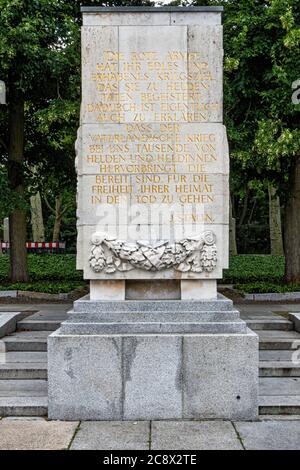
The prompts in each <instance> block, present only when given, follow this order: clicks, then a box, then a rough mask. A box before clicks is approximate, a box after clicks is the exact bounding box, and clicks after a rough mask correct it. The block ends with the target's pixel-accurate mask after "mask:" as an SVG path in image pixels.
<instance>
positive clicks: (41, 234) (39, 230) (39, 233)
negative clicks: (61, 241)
mask: <svg viewBox="0 0 300 470" xmlns="http://www.w3.org/2000/svg"><path fill="white" fill-rule="evenodd" d="M30 206H31V228H32V241H34V242H44V241H45V229H44V220H43V211H42V201H41V195H40V193H39V192H37V193H36V194H35V195H34V196H31V198H30Z"/></svg>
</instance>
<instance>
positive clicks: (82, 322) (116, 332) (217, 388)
mask: <svg viewBox="0 0 300 470" xmlns="http://www.w3.org/2000/svg"><path fill="white" fill-rule="evenodd" d="M48 357H49V370H48V381H49V418H51V419H63V420H74V419H82V420H122V419H124V420H131V419H132V420H143V419H181V418H182V419H192V418H194V419H202V418H203V419H205V418H216V419H241V420H243V419H244V420H253V419H256V418H257V414H258V403H257V388H258V338H257V335H256V334H255V333H253V332H251V331H250V330H249V329H247V327H246V324H245V322H244V321H242V320H241V319H240V318H239V312H238V311H237V310H234V309H233V306H232V302H231V301H230V300H228V299H226V298H225V297H223V296H221V295H218V298H217V299H215V300H194V301H193V300H189V301H184V300H180V301H177V300H174V301H172V300H169V301H107V300H103V301H92V300H89V297H88V296H87V297H85V298H83V299H80V300H78V301H76V302H74V310H73V311H72V312H70V314H69V318H68V320H66V321H65V322H63V324H62V326H61V328H60V329H59V330H58V331H56V332H55V333H53V334H51V335H50V336H49V339H48Z"/></svg>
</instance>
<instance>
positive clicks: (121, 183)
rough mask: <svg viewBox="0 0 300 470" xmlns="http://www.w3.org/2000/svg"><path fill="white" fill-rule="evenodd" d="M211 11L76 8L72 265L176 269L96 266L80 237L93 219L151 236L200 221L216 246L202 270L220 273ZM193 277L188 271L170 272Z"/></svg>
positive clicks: (223, 252)
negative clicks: (213, 259)
mask: <svg viewBox="0 0 300 470" xmlns="http://www.w3.org/2000/svg"><path fill="white" fill-rule="evenodd" d="M220 20H221V14H220V11H217V10H209V11H206V10H205V11H204V10H197V9H194V10H189V11H187V10H176V9H175V10H168V11H159V12H158V11H157V10H155V9H154V10H153V11H152V12H150V10H149V11H143V12H136V11H132V10H128V11H124V12H123V11H122V13H121V12H119V11H108V10H107V11H101V12H100V11H99V12H98V11H97V12H96V11H95V12H90V11H89V12H86V13H85V14H84V21H83V23H84V26H83V32H82V56H83V76H82V84H83V87H82V88H83V93H82V95H83V96H82V111H81V128H80V129H79V132H78V139H77V146H76V149H77V159H76V160H77V171H78V212H77V215H78V228H79V230H78V243H77V251H78V261H77V267H78V268H83V269H84V276H85V278H86V279H106V278H107V279H161V278H162V279H174V278H178V276H177V273H176V270H175V269H174V267H170V268H168V269H166V270H165V271H164V272H159V273H155V272H149V271H148V272H143V269H144V268H142V269H141V271H142V272H139V271H140V270H138V269H135V270H134V271H130V272H127V270H126V269H122V272H118V273H117V274H113V273H112V272H111V271H110V272H109V273H108V272H107V273H106V272H105V273H103V272H100V271H99V270H97V271H96V272H95V271H94V270H93V269H91V268H90V265H89V263H88V259H89V256H90V240H91V236H92V235H93V234H94V233H95V232H97V231H99V230H98V229H99V228H100V227H101V230H102V231H105V232H107V235H108V237H110V236H112V237H114V236H116V237H117V239H118V240H125V241H128V242H136V241H139V242H141V241H143V242H144V243H145V242H148V243H150V244H152V243H157V242H162V241H163V242H170V243H172V242H173V241H174V240H175V241H180V240H181V239H182V238H185V237H192V236H194V235H195V234H198V235H199V233H201V231H203V230H206V229H207V228H208V229H209V230H212V231H215V234H216V237H217V248H218V252H219V256H218V263H217V264H218V268H217V269H216V270H215V271H214V272H211V273H210V274H209V275H208V276H207V277H209V278H213V279H216V278H220V277H221V276H222V268H224V267H227V264H228V255H227V251H228V233H227V232H228V200H229V195H228V172H229V163H228V162H229V158H228V146H227V138H226V130H225V127H224V126H223V125H222V61H223V45H222V27H221V26H220ZM145 22H146V23H145ZM173 206H174V207H173ZM175 206H176V207H175ZM116 212H117V214H116ZM169 212H170V213H169ZM156 216H157V220H156ZM161 218H163V219H164V220H161ZM116 231H117V232H118V233H116ZM121 232H122V233H121ZM174 271H175V272H174ZM203 277H205V276H204V275H203V274H201V273H200V272H199V271H197V273H196V274H195V273H194V274H193V275H188V274H186V273H183V274H182V275H181V276H179V278H183V279H189V278H191V279H197V278H203Z"/></svg>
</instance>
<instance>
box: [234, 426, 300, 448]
mask: <svg viewBox="0 0 300 470" xmlns="http://www.w3.org/2000/svg"><path fill="white" fill-rule="evenodd" d="M235 427H236V429H237V431H238V433H239V435H240V438H241V440H242V442H243V445H244V447H245V449H246V450H300V422H299V421H295V420H289V421H288V420H284V421H279V420H278V421H259V422H252V423H250V422H247V423H246V422H244V423H242V422H238V423H235Z"/></svg>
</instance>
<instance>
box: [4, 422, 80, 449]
mask: <svg viewBox="0 0 300 470" xmlns="http://www.w3.org/2000/svg"><path fill="white" fill-rule="evenodd" d="M77 426H78V423H77V422H74V423H64V422H62V421H46V420H44V419H13V418H6V419H2V420H1V421H0V449H1V450H62V449H67V448H68V446H69V444H70V442H71V440H72V437H73V435H74V433H75V431H76V428H77Z"/></svg>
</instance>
